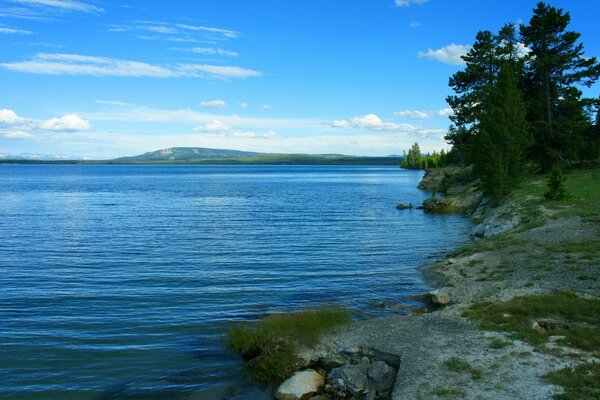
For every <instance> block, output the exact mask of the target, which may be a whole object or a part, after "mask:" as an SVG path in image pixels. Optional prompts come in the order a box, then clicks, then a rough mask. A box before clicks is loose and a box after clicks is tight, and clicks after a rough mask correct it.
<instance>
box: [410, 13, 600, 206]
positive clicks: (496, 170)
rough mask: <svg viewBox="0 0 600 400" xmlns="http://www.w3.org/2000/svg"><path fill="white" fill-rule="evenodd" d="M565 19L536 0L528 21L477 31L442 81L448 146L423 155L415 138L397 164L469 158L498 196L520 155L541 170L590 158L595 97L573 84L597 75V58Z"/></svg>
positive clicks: (596, 131) (594, 148)
mask: <svg viewBox="0 0 600 400" xmlns="http://www.w3.org/2000/svg"><path fill="white" fill-rule="evenodd" d="M570 21H571V16H570V14H569V13H568V12H565V11H564V10H563V9H560V8H555V7H552V6H550V5H548V4H546V3H543V2H540V3H538V4H537V6H536V8H535V9H534V10H533V16H532V17H531V19H530V21H529V23H528V24H524V25H520V26H519V27H518V28H517V27H516V26H515V25H514V24H506V25H504V26H503V27H502V28H501V29H500V31H499V32H498V33H492V32H491V31H489V30H485V31H480V32H479V33H477V35H476V38H475V43H474V44H473V47H472V48H471V50H470V51H469V52H468V53H467V54H466V55H465V56H463V60H464V61H465V63H466V66H465V68H464V70H462V71H459V72H457V73H455V74H454V75H452V77H451V78H450V82H449V84H450V87H451V88H452V89H453V91H454V94H453V95H450V96H448V98H447V99H446V100H447V102H448V104H449V105H450V106H451V107H452V110H453V115H451V116H450V119H451V121H452V125H451V126H450V128H449V131H448V134H447V135H446V137H445V139H446V140H447V142H448V143H449V144H450V145H452V149H451V150H450V151H449V152H448V153H444V152H440V153H433V154H429V155H426V156H423V155H421V154H420V150H419V148H418V144H415V145H413V147H412V148H411V150H410V151H409V152H408V154H405V159H404V161H403V164H402V166H403V167H405V168H430V167H434V166H442V165H445V164H448V163H454V162H460V163H463V164H472V165H473V167H474V171H475V172H476V173H477V174H478V175H479V176H480V178H481V183H482V185H483V187H484V188H485V189H486V190H487V191H488V192H489V193H490V194H491V195H492V196H494V197H496V198H500V197H503V196H505V195H506V194H508V193H509V192H510V191H511V190H512V189H513V188H514V187H516V186H517V185H518V184H519V183H520V182H521V179H522V177H523V174H524V170H525V164H526V162H528V161H529V162H533V163H535V165H537V166H538V167H539V169H540V171H542V172H546V171H549V170H551V169H552V168H557V167H564V166H571V167H572V166H578V165H584V164H586V163H592V164H593V163H597V162H598V161H599V153H600V121H599V119H600V112H599V109H600V98H586V97H584V96H583V92H582V90H581V88H582V87H591V86H592V85H593V84H594V83H595V82H596V81H597V80H598V78H599V77H600V64H599V63H598V61H597V60H596V58H595V57H586V56H585V55H584V46H583V43H582V42H580V37H581V34H580V33H577V32H574V31H571V30H569V29H568V25H569V23H570Z"/></svg>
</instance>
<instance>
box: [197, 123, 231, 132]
mask: <svg viewBox="0 0 600 400" xmlns="http://www.w3.org/2000/svg"><path fill="white" fill-rule="evenodd" d="M231 129H232V128H231V126H229V125H228V124H226V123H225V122H223V121H219V120H214V121H210V122H207V123H206V124H205V125H202V126H197V127H195V128H194V129H192V130H193V131H194V132H198V133H225V132H229V131H231Z"/></svg>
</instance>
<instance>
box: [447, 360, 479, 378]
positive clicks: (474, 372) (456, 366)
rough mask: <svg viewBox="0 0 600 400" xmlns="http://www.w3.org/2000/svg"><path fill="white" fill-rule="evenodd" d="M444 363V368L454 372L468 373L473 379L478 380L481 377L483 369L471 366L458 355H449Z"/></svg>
mask: <svg viewBox="0 0 600 400" xmlns="http://www.w3.org/2000/svg"><path fill="white" fill-rule="evenodd" d="M444 365H445V366H446V368H448V369H449V370H451V371H454V372H461V373H470V374H471V377H472V378H473V379H474V380H480V379H481V378H483V371H481V370H480V369H479V368H475V367H473V366H472V365H471V364H469V363H468V362H466V361H463V360H461V359H460V358H458V357H450V358H449V359H448V360H446V362H445V363H444Z"/></svg>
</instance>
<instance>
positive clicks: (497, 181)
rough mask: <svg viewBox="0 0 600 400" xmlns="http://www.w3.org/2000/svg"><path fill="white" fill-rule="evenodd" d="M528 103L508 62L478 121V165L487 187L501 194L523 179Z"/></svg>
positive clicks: (495, 195) (528, 133)
mask: <svg viewBox="0 0 600 400" xmlns="http://www.w3.org/2000/svg"><path fill="white" fill-rule="evenodd" d="M526 115H527V112H526V107H525V103H524V102H523V98H522V95H521V90H520V89H519V87H518V83H517V78H516V76H515V73H514V67H513V65H512V64H511V63H509V62H507V63H506V64H505V65H504V66H503V67H502V70H501V72H500V75H499V77H498V81H497V83H496V84H495V85H494V87H493V88H492V90H491V92H490V98H489V101H488V103H487V104H486V109H485V110H484V112H483V114H482V116H481V122H480V123H479V134H478V137H477V140H476V142H475V143H476V144H477V152H478V153H481V155H478V156H476V157H475V159H476V160H477V162H476V164H475V166H476V168H477V169H478V170H479V171H480V174H481V179H482V182H483V184H484V187H485V188H486V189H487V190H488V191H489V192H490V193H491V194H492V195H493V196H494V197H502V196H504V195H506V194H507V193H508V192H509V191H510V190H511V189H512V188H514V187H515V186H517V185H518V184H519V182H520V181H521V179H522V176H523V170H524V164H525V154H526V152H527V148H528V147H529V146H530V145H531V144H532V139H531V135H530V130H529V123H528V122H527V119H526Z"/></svg>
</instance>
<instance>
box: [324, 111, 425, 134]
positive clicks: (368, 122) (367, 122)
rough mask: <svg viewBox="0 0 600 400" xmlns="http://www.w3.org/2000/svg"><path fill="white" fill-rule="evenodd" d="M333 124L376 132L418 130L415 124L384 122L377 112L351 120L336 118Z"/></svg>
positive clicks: (335, 126)
mask: <svg viewBox="0 0 600 400" xmlns="http://www.w3.org/2000/svg"><path fill="white" fill-rule="evenodd" d="M331 125H332V126H333V127H334V128H354V129H366V130H371V131H376V132H413V131H415V130H417V128H416V127H415V126H413V125H410V124H396V123H394V122H383V121H382V120H381V118H379V116H377V114H367V115H364V116H360V117H354V118H351V119H350V120H335V121H333V123H332V124H331Z"/></svg>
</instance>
